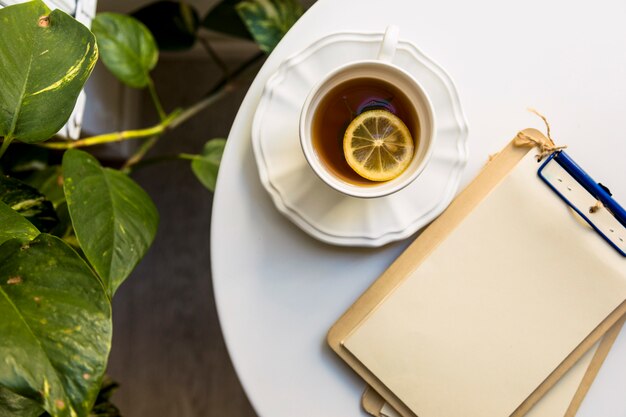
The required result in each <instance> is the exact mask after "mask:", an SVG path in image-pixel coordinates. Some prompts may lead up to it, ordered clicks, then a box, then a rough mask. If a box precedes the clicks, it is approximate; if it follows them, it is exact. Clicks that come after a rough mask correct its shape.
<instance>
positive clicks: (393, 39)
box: [378, 25, 400, 62]
mask: <svg viewBox="0 0 626 417" xmlns="http://www.w3.org/2000/svg"><path fill="white" fill-rule="evenodd" d="M399 33H400V29H399V28H398V26H395V25H389V26H387V29H386V30H385V36H384V37H383V43H382V44H381V45H380V50H379V51H378V59H379V60H380V61H385V62H391V60H393V56H394V55H395V54H396V48H397V47H398V35H399Z"/></svg>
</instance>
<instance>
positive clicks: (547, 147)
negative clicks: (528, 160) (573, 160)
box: [515, 109, 567, 161]
mask: <svg viewBox="0 0 626 417" xmlns="http://www.w3.org/2000/svg"><path fill="white" fill-rule="evenodd" d="M528 111H529V112H531V113H534V114H536V115H537V116H538V117H539V118H541V120H543V123H544V124H545V125H546V136H540V137H533V136H530V135H527V134H526V133H524V132H518V133H517V136H516V137H515V145H517V146H536V147H537V148H538V149H539V153H538V154H537V161H541V160H542V159H543V158H545V157H546V156H548V155H551V154H552V153H554V152H558V151H560V150H563V149H565V148H567V146H557V145H556V144H555V143H554V140H553V139H552V135H551V132H550V123H548V119H546V117H545V116H544V115H543V114H541V113H539V112H538V111H537V110H535V109H528Z"/></svg>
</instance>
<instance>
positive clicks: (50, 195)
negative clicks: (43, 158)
mask: <svg viewBox="0 0 626 417" xmlns="http://www.w3.org/2000/svg"><path fill="white" fill-rule="evenodd" d="M24 182H25V183H26V184H28V185H30V186H31V187H33V188H36V189H37V190H39V192H40V193H41V194H43V195H44V196H46V198H47V199H48V200H49V201H50V202H51V203H52V205H53V206H54V207H55V208H56V207H58V206H59V205H60V204H61V203H63V202H64V201H65V194H63V171H62V170H61V165H53V166H49V167H47V168H44V169H42V170H40V171H35V172H33V173H32V174H31V175H29V176H28V177H26V178H24Z"/></svg>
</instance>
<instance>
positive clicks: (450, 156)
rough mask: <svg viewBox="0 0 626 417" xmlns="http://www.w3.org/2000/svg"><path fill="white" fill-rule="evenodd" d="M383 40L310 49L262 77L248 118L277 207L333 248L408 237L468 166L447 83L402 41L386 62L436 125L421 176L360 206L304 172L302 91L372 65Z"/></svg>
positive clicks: (352, 37) (373, 37)
mask: <svg viewBox="0 0 626 417" xmlns="http://www.w3.org/2000/svg"><path fill="white" fill-rule="evenodd" d="M382 39H383V33H337V34H332V35H329V36H326V37H324V38H322V39H320V40H318V41H316V42H314V43H313V44H312V45H310V46H309V47H307V48H306V49H304V50H302V51H300V52H299V53H297V54H295V55H293V56H292V57H290V58H289V59H287V60H286V61H285V62H283V63H282V64H281V65H280V67H279V68H278V70H277V71H276V73H275V74H273V75H272V76H271V77H270V78H269V80H268V81H267V84H266V85H265V89H264V91H263V95H262V96H261V100H260V102H259V106H258V108H257V112H256V114H255V116H254V121H253V125H252V146H253V150H254V156H255V159H256V162H257V166H258V169H259V175H260V178H261V182H262V184H263V186H264V187H265V189H266V190H267V192H268V193H269V194H270V196H271V197H272V200H273V201H274V204H275V205H276V208H277V209H278V210H279V211H280V212H281V213H282V214H284V215H285V216H286V217H287V218H288V219H289V220H291V221H292V222H293V223H295V224H296V225H297V226H299V227H300V228H301V229H302V230H304V231H305V232H306V233H308V234H309V235H311V236H313V237H314V238H316V239H319V240H321V241H323V242H326V243H329V244H333V245H341V246H362V247H378V246H382V245H385V244H387V243H390V242H393V241H396V240H401V239H405V238H407V237H409V236H411V235H412V234H413V233H415V232H416V231H418V230H419V229H421V228H422V227H424V226H426V225H427V224H428V223H430V222H431V221H432V220H433V219H434V218H436V217H437V216H438V215H439V214H440V213H441V212H442V211H443V210H444V209H445V208H446V207H447V206H448V204H449V203H450V201H452V198H453V197H454V195H455V193H456V190H457V187H458V185H459V180H460V177H461V173H462V171H463V168H464V167H465V163H466V161H467V122H466V121H465V117H464V115H463V111H462V109H461V103H460V101H459V98H458V94H457V91H456V88H455V87H454V83H453V82H452V79H451V78H450V77H449V76H448V74H447V73H446V72H445V71H444V70H443V69H442V68H441V67H439V66H438V65H437V64H435V63H434V62H433V61H432V60H430V59H429V58H428V57H426V56H425V55H424V54H423V53H422V52H420V51H419V50H418V49H417V48H416V47H415V46H414V45H412V44H411V43H409V42H406V41H402V40H401V41H400V42H399V43H398V46H397V50H396V54H395V56H394V58H393V61H392V63H393V64H395V65H397V66H399V67H400V68H402V69H404V70H405V71H407V72H408V73H410V74H411V75H413V77H415V79H417V80H418V81H419V82H420V83H421V84H422V87H423V88H424V90H426V92H427V93H428V95H429V97H430V98H431V101H432V106H433V110H434V113H435V115H436V118H437V127H436V131H435V135H434V144H433V151H432V156H431V158H430V162H429V163H428V165H427V166H426V168H425V169H424V171H423V172H422V173H421V174H420V176H419V177H418V178H417V179H416V180H415V181H413V182H412V183H411V184H410V185H408V186H407V187H406V188H404V189H403V190H400V191H398V192H396V193H394V194H392V195H389V196H386V197H380V198H373V199H363V198H356V197H350V196H347V195H344V194H342V193H340V192H338V191H335V190H334V189H332V188H330V187H329V186H328V185H326V184H325V183H324V182H322V180H320V179H319V177H318V176H317V175H316V174H315V173H314V172H313V170H312V169H311V167H310V166H309V165H308V163H307V161H306V159H305V157H304V154H303V152H302V148H301V146H300V140H299V133H298V122H299V117H300V111H301V109H302V106H303V104H304V101H305V99H306V97H307V95H308V93H309V91H310V90H311V88H312V87H313V86H314V85H315V84H316V83H317V82H318V81H319V80H321V79H322V78H323V77H324V76H325V75H326V74H328V73H329V72H331V71H332V70H334V69H335V68H337V67H339V66H341V65H344V64H347V63H349V62H353V61H358V60H365V59H375V58H376V56H377V54H378V49H379V48H380V44H381V42H382Z"/></svg>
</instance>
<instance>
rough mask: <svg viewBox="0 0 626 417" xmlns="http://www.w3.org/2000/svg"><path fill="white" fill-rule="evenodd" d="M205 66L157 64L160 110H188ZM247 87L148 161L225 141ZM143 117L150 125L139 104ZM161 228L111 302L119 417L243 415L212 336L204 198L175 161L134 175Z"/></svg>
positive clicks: (209, 80) (233, 379)
mask: <svg viewBox="0 0 626 417" xmlns="http://www.w3.org/2000/svg"><path fill="white" fill-rule="evenodd" d="M215 73H216V70H215V67H214V66H212V65H211V64H210V63H209V62H207V61H197V60H191V61H189V62H182V63H181V62H176V61H166V62H162V63H160V64H159V66H158V68H157V69H156V71H155V73H154V77H155V83H156V85H157V88H158V90H159V92H160V94H161V95H162V98H163V101H164V104H165V107H166V108H167V109H169V110H171V109H173V108H174V107H175V106H179V105H182V104H189V103H191V102H192V101H193V100H195V99H196V98H198V97H199V96H200V95H201V94H202V93H204V92H205V91H207V90H208V89H209V88H210V87H211V85H212V84H213V83H214V82H215V76H214V75H211V74H215ZM247 87H248V85H245V86H242V88H240V89H239V90H238V91H236V92H234V93H233V94H231V95H230V96H229V97H227V98H226V99H224V100H223V101H221V102H220V103H219V104H218V106H216V107H215V108H212V109H209V110H207V111H205V112H203V113H202V114H200V115H199V116H198V117H196V118H195V119H193V120H191V121H190V122H188V123H187V124H185V125H183V126H182V127H181V128H179V129H177V130H176V131H174V132H172V133H170V134H168V136H167V137H164V138H162V139H161V141H160V143H159V145H158V147H157V149H155V154H168V153H179V152H189V153H198V152H199V151H200V149H201V148H202V145H203V144H204V142H205V141H206V140H208V139H210V138H213V137H220V136H221V137H226V135H227V134H228V131H229V129H230V126H231V124H232V121H233V119H234V117H235V114H236V111H237V109H238V107H239V104H240V103H241V100H242V99H243V96H244V94H245V92H246V90H247ZM144 101H145V103H144V106H143V108H144V109H145V110H144V113H145V114H144V115H143V119H144V122H145V123H146V125H147V123H151V122H153V121H154V113H153V110H152V109H151V106H150V103H149V102H148V101H147V98H146V100H144ZM133 176H134V178H135V179H136V180H137V181H138V182H139V183H140V184H141V185H142V186H143V187H144V188H145V189H146V190H147V191H148V193H149V194H150V195H151V197H152V198H153V199H154V201H155V203H156V205H157V207H158V210H159V213H160V216H161V222H160V226H159V231H158V234H157V237H156V240H155V242H154V245H153V246H152V248H151V250H150V252H149V253H148V255H147V256H146V257H145V259H144V260H143V261H142V262H141V264H140V265H139V267H138V268H137V269H136V271H135V272H134V273H133V275H132V276H131V277H130V278H129V279H128V280H127V281H126V283H124V284H123V286H122V287H121V288H120V290H119V291H118V292H117V294H116V298H115V300H114V310H113V312H114V342H113V350H112V353H111V358H110V363H109V374H110V375H111V376H112V377H113V378H114V379H115V380H116V381H118V382H119V383H120V384H121V388H120V389H119V391H118V392H117V393H116V394H115V395H114V397H113V402H114V403H115V404H117V405H118V406H119V407H120V409H121V411H122V414H123V415H124V416H126V417H148V416H149V417H197V416H226V417H252V416H255V413H254V411H253V409H252V407H251V406H250V404H249V402H248V400H247V398H246V396H245V394H244V393H243V390H242V388H241V385H240V383H239V381H238V379H237V376H236V375H235V372H234V370H233V367H232V364H231V362H230V359H229V357H228V353H227V351H226V348H225V345H224V341H223V338H222V334H221V331H220V327H219V323H218V319H217V313H216V309H215V303H214V300H213V290H212V286H211V263H210V256H209V232H210V224H211V223H210V222H211V204H212V195H211V193H209V192H208V191H207V190H205V189H204V188H203V187H202V186H201V185H200V184H199V183H198V182H197V181H196V179H195V178H194V176H193V174H192V173H191V170H190V168H189V164H188V163H187V162H184V161H177V162H167V163H164V164H160V165H154V166H149V167H146V168H143V169H141V170H139V171H137V172H136V173H135V174H134V175H133Z"/></svg>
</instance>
